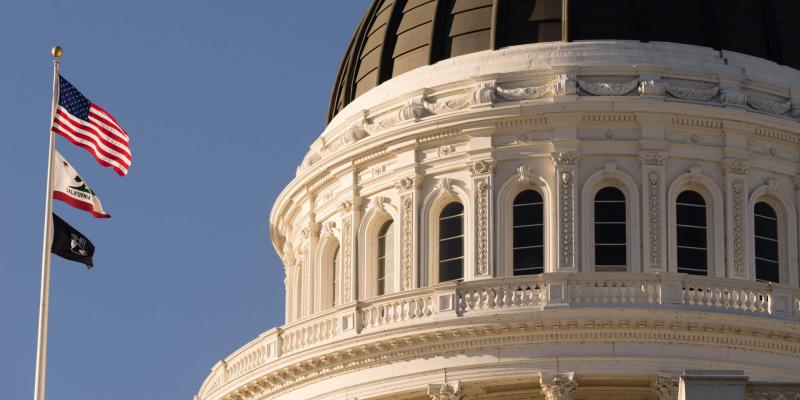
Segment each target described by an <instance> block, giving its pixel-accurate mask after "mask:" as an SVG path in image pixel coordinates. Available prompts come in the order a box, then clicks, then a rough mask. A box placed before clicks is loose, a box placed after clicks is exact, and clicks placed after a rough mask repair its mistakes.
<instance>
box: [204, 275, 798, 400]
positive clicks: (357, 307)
mask: <svg viewBox="0 0 800 400" xmlns="http://www.w3.org/2000/svg"><path fill="white" fill-rule="evenodd" d="M590 307H641V308H669V309H678V310H697V311H707V312H725V313H735V314H743V315H753V316H762V317H767V318H777V319H784V320H800V289H796V288H788V287H784V286H777V285H775V286H773V285H771V284H768V283H763V282H752V281H742V280H733V279H724V278H712V277H704V276H692V275H684V274H668V275H660V274H631V273H549V274H541V275H531V276H520V277H512V278H495V279H483V280H478V281H469V282H448V283H442V284H438V285H435V286H432V287H427V288H421V289H415V290H409V291H404V292H399V293H393V294H390V295H386V296H380V297H375V298H372V299H369V300H366V301H356V302H352V303H350V304H345V305H342V306H339V307H336V308H333V309H329V310H326V311H324V312H321V313H317V314H314V315H311V316H309V317H306V318H304V319H301V320H298V321H295V322H293V323H291V324H288V325H285V326H283V327H281V328H274V329H271V330H269V331H267V332H264V333H263V334H261V335H260V336H259V337H258V338H256V339H255V340H253V341H251V342H250V343H248V344H246V345H245V346H243V347H242V348H240V349H239V350H237V351H236V352H234V353H233V354H231V355H230V356H228V357H227V358H226V359H225V360H222V361H220V362H219V363H217V364H216V365H215V366H214V367H213V368H212V371H211V374H210V375H209V376H208V378H206V381H205V382H204V383H203V385H202V386H201V388H200V392H199V395H198V396H197V397H196V398H198V399H202V398H205V397H206V396H207V395H209V394H210V393H212V392H214V391H215V390H217V389H218V388H220V387H221V386H223V385H225V384H227V383H228V382H231V381H232V380H234V379H236V378H238V377H240V376H243V375H245V374H246V373H248V372H250V371H252V370H254V369H256V368H259V367H261V366H263V365H265V364H267V363H269V362H272V361H274V360H277V359H279V358H281V357H284V356H287V355H292V354H296V353H299V352H301V351H304V350H309V349H313V348H316V347H318V346H322V345H325V344H328V343H332V342H335V341H338V340H342V339H346V338H350V337H354V336H357V335H359V334H361V333H372V332H379V331H381V330H385V329H390V328H397V327H401V326H403V325H412V324H416V323H420V322H425V321H433V320H436V321H442V320H447V319H457V318H461V317H465V316H471V315H479V314H480V313H487V312H489V313H495V314H496V313H504V312H513V311H515V310H528V311H539V310H547V309H569V308H590Z"/></svg>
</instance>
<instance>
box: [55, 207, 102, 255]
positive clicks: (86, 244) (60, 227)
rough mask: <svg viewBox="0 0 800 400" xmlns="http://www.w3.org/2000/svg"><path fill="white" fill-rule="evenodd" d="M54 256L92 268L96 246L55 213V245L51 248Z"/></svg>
mask: <svg viewBox="0 0 800 400" xmlns="http://www.w3.org/2000/svg"><path fill="white" fill-rule="evenodd" d="M50 250H51V251H52V252H53V254H55V255H57V256H61V257H64V258H66V259H67V260H72V261H77V262H79V263H83V264H86V266H87V267H89V268H92V267H93V266H94V264H93V263H92V256H93V255H94V245H93V244H92V242H90V241H89V239H87V238H86V236H83V234H82V233H80V232H78V230H77V229H75V228H73V227H71V226H69V224H68V223H66V222H64V220H63V219H61V218H59V217H58V215H56V214H55V213H53V244H52V246H50Z"/></svg>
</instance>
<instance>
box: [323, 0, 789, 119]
mask: <svg viewBox="0 0 800 400" xmlns="http://www.w3.org/2000/svg"><path fill="white" fill-rule="evenodd" d="M589 39H622V40H625V39H627V40H640V41H663V42H675V43H685V44H693V45H699V46H707V47H711V48H715V49H724V50H731V51H736V52H740V53H744V54H749V55H752V56H756V57H761V58H764V59H768V60H772V61H775V62H777V63H780V64H785V65H788V66H791V67H793V68H796V69H800V0H375V1H374V2H373V3H372V5H371V6H370V8H369V10H367V13H366V14H365V15H364V18H363V19H362V20H361V23H360V24H359V26H358V29H357V30H356V32H355V34H354V35H353V39H352V40H351V41H350V45H349V46H348V48H347V53H346V54H345V57H344V60H343V61H342V65H341V67H340V68H339V73H338V75H337V77H336V83H335V85H334V88H333V94H332V96H331V102H330V107H329V110H328V121H330V120H331V119H332V118H333V117H334V116H335V115H336V114H337V113H338V112H339V111H340V110H341V109H343V108H344V107H345V106H346V105H347V104H348V103H350V102H351V101H353V99H355V98H356V97H358V96H359V95H361V94H363V93H364V92H366V91H367V90H369V89H372V88H373V87H375V86H378V85H379V84H381V83H382V82H384V81H386V80H388V79H391V78H392V77H394V76H397V75H400V74H402V73H404V72H407V71H410V70H412V69H414V68H417V67H421V66H424V65H428V64H433V63H435V62H437V61H440V60H444V59H447V58H450V57H456V56H459V55H462V54H468V53H472V52H476V51H481V50H488V49H498V48H502V47H505V46H513V45H517V44H526V43H539V42H552V41H562V40H563V41H574V40H589Z"/></svg>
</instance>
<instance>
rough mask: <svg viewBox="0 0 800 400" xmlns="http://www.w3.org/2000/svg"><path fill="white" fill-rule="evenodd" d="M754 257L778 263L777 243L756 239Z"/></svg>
mask: <svg viewBox="0 0 800 400" xmlns="http://www.w3.org/2000/svg"><path fill="white" fill-rule="evenodd" d="M756 257H758V258H765V259H767V260H771V261H778V242H776V241H774V240H768V239H760V238H756Z"/></svg>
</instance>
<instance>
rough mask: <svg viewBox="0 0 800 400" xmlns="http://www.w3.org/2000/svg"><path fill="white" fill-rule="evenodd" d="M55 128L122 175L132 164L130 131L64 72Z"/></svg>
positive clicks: (60, 85) (102, 163)
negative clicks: (67, 78)
mask: <svg viewBox="0 0 800 400" xmlns="http://www.w3.org/2000/svg"><path fill="white" fill-rule="evenodd" d="M53 132H55V133H58V134H59V135H61V136H63V137H65V138H67V140H69V141H70V142H72V143H74V144H75V145H76V146H80V147H83V148H84V149H86V150H87V151H89V152H90V153H92V155H93V156H94V158H95V159H96V160H97V162H99V163H100V165H102V166H105V167H111V168H113V169H114V171H117V173H118V174H119V175H121V176H124V175H125V174H127V173H128V168H130V166H131V148H130V145H129V144H128V133H127V132H125V130H124V129H122V127H121V126H119V123H117V120H116V119H114V117H112V116H111V114H109V113H107V112H106V111H105V110H103V109H102V108H100V107H99V106H98V105H97V104H94V103H92V102H91V101H89V99H87V98H86V97H85V96H84V95H83V94H81V92H79V91H78V89H76V88H75V86H72V84H71V83H69V81H67V80H66V79H64V77H63V76H59V98H58V109H57V110H56V116H55V120H54V121H53Z"/></svg>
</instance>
